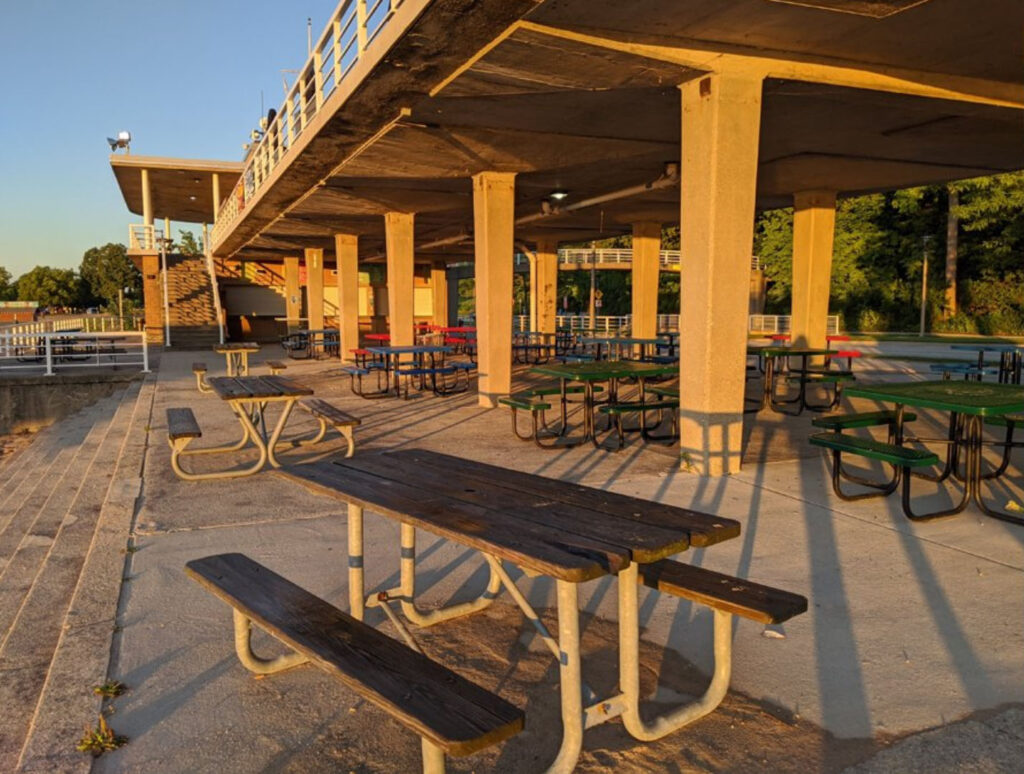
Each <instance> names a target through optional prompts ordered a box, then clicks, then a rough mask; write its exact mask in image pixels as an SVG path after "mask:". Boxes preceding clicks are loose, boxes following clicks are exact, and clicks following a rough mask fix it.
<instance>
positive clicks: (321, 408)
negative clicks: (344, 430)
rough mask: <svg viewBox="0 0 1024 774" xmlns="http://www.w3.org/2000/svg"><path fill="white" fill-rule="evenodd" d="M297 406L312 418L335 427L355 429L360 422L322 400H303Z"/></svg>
mask: <svg viewBox="0 0 1024 774" xmlns="http://www.w3.org/2000/svg"><path fill="white" fill-rule="evenodd" d="M299 405H300V406H302V408H304V409H305V410H306V411H308V412H309V413H310V414H312V415H313V416H315V417H320V418H322V419H324V420H326V421H327V422H329V423H330V424H332V425H334V426H335V427H355V426H357V425H359V424H360V423H361V421H362V420H360V419H359V418H358V417H354V416H352V415H351V414H348V413H346V412H344V411H342V410H341V409H340V408H338V407H337V406H332V405H331V404H330V403H328V402H327V401H325V400H323V399H322V398H303V399H302V400H300V401H299Z"/></svg>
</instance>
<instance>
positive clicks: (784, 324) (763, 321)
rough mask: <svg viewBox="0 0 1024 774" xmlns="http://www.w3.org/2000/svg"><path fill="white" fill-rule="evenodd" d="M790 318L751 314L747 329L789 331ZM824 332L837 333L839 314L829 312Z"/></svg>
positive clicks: (756, 331)
mask: <svg viewBox="0 0 1024 774" xmlns="http://www.w3.org/2000/svg"><path fill="white" fill-rule="evenodd" d="M791 322H792V318H791V317H790V315H788V314H752V315H750V320H749V324H748V325H747V330H748V331H749V332H750V333H766V334H778V333H789V330H790V323H791ZM825 333H826V334H827V335H829V336H835V335H836V334H838V333H839V316H838V315H835V314H830V315H829V316H828V317H826V318H825Z"/></svg>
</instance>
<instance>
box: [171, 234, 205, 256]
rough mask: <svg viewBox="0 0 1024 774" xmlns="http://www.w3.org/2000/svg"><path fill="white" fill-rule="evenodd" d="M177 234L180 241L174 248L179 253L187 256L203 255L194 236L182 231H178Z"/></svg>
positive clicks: (201, 247)
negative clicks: (179, 236)
mask: <svg viewBox="0 0 1024 774" xmlns="http://www.w3.org/2000/svg"><path fill="white" fill-rule="evenodd" d="M178 233H179V234H180V235H181V239H180V240H179V241H178V244H177V245H175V247H177V249H178V252H179V253H181V254H182V255H189V256H197V255H198V256H201V255H203V246H202V245H201V244H200V243H199V240H198V239H196V235H195V234H193V233H192V232H191V231H185V230H183V229H181V230H179V231H178Z"/></svg>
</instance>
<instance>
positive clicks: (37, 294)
mask: <svg viewBox="0 0 1024 774" xmlns="http://www.w3.org/2000/svg"><path fill="white" fill-rule="evenodd" d="M81 299H82V282H81V280H80V279H79V277H78V275H77V274H75V272H74V270H73V269H57V268H54V267H52V266H36V267H35V268H34V269H32V271H30V272H28V273H27V274H22V275H21V276H20V277H19V278H18V300H19V301H35V302H36V303H38V304H39V306H46V307H54V306H61V307H75V306H78V305H79V303H80V302H81Z"/></svg>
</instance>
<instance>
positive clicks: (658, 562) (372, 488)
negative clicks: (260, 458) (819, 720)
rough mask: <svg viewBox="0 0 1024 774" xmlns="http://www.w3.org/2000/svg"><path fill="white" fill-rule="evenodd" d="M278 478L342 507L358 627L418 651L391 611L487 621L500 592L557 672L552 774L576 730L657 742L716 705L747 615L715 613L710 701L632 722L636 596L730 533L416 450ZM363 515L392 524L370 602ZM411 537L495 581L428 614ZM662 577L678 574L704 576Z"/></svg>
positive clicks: (567, 756) (636, 691)
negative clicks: (383, 573)
mask: <svg viewBox="0 0 1024 774" xmlns="http://www.w3.org/2000/svg"><path fill="white" fill-rule="evenodd" d="M280 475H283V476H285V477H286V478H288V479H290V480H292V481H295V482H297V483H300V484H302V485H304V486H306V487H307V488H309V489H312V490H313V491H316V492H318V493H321V494H325V495H327V496H330V497H333V498H336V499H337V500H340V501H343V502H346V503H348V546H349V558H348V576H349V608H350V614H351V615H352V616H353V617H354V618H356V619H358V620H362V619H363V617H364V613H365V608H366V607H367V606H379V607H381V609H382V612H384V613H385V614H386V615H387V617H388V618H389V619H390V620H391V622H392V623H393V624H395V625H396V626H397V627H398V628H399V629H400V631H401V632H402V635H403V637H404V638H405V639H406V640H407V641H408V642H410V643H414V642H415V640H414V638H413V634H412V633H411V632H409V630H408V628H407V627H406V626H405V624H404V622H403V621H401V619H399V618H398V615H397V613H396V612H395V611H394V610H392V608H391V605H392V604H394V605H395V606H396V607H399V608H400V610H401V612H402V613H403V614H404V616H405V618H406V619H407V620H409V621H411V622H413V623H415V624H417V625H421V626H426V625H433V624H437V623H440V622H442V621H447V620H450V619H452V618H456V617H458V616H462V615H467V614H469V613H473V612H476V611H479V610H481V609H483V608H484V607H486V606H487V605H489V604H490V603H491V602H492V601H493V599H494V597H495V596H496V594H497V593H498V592H500V591H501V589H502V587H504V589H505V590H507V591H508V592H509V594H510V596H511V597H512V599H513V600H514V601H515V602H516V604H517V605H518V606H519V607H520V608H521V609H522V610H523V612H524V614H525V616H526V618H527V619H528V620H529V621H530V622H531V623H532V624H533V626H534V627H535V628H536V630H537V632H538V634H539V635H540V637H541V638H542V639H543V641H544V643H545V644H546V645H547V646H548V647H549V648H550V650H551V651H552V653H553V655H554V656H555V658H556V659H557V661H558V674H559V686H560V691H561V711H562V712H561V714H562V741H561V745H560V748H559V752H558V755H557V758H556V759H555V762H554V763H553V764H552V765H551V767H550V768H549V769H548V772H570V771H572V769H573V768H574V767H575V764H576V761H577V759H578V756H579V754H580V751H581V748H582V741H583V730H584V728H589V727H592V726H594V725H597V724H599V723H603V722H606V721H608V720H611V719H613V718H615V717H619V716H621V717H622V718H623V720H624V725H625V727H626V729H627V730H628V731H629V732H630V733H631V734H632V735H633V736H634V737H636V738H638V739H643V740H651V739H656V738H660V737H662V736H664V735H666V734H668V733H671V732H673V731H675V730H677V729H678V728H680V727H681V726H683V725H685V724H687V723H689V722H692V721H693V720H696V719H697V718H699V717H702V716H703V715H705V714H707V713H708V712H710V711H711V710H713V709H714V707H715V706H717V704H718V703H719V702H720V701H721V699H722V697H723V696H724V695H725V692H726V690H727V688H728V682H729V674H730V668H729V659H730V657H731V654H730V641H731V639H732V632H731V615H730V613H735V612H738V614H740V615H743V614H745V613H744V612H741V608H742V607H743V606H744V603H740V604H733V603H734V602H736V600H731V601H730V606H729V609H728V611H724V610H722V609H719V608H717V607H716V608H715V610H714V613H715V615H714V630H715V635H714V642H715V646H714V650H715V660H716V665H715V672H714V675H715V676H714V678H713V680H712V684H711V687H710V688H709V689H708V691H707V693H706V694H705V695H704V696H703V697H701V698H699V699H697V700H695V701H691V702H689V703H688V704H685V705H684V706H683V707H680V708H678V709H676V710H674V711H671V712H669V713H667V714H665V715H664V716H662V717H659V718H654V719H652V720H649V721H644V720H642V719H641V717H640V699H641V697H640V674H639V652H638V651H639V625H638V618H639V611H638V592H637V589H638V584H639V583H640V582H643V583H646V584H648V585H652V586H654V587H657V588H659V590H663V589H667V588H668V587H669V584H668V583H667V582H666V581H667V576H665V575H659V571H660V570H662V569H664V568H665V567H666V566H667V565H666V564H665V563H666V562H668V561H669V560H667V557H669V556H671V555H673V554H677V553H679V552H680V551H685V550H686V549H687V548H689V547H690V546H694V547H697V546H700V547H704V546H713V545H714V544H716V543H719V542H721V541H724V540H728V539H730V538H734V537H736V536H738V535H739V533H740V525H739V523H738V522H736V521H733V520H731V519H725V518H719V517H716V516H712V515H708V514H704V513H698V512H695V511H691V510H687V509H683V508H676V507H673V506H669V505H663V504H660V503H654V502H649V501H645V500H640V499H637V498H633V497H628V496H625V495H619V494H615V493H612V492H607V491H603V490H597V489H591V488H588V487H583V486H578V485H575V484H571V483H567V482H563V481H558V480H553V479H548V478H544V477H542V476H536V475H532V474H528V473H520V472H518V471H513V470H509V469H506V468H504V467H496V466H492V465H486V464H483V463H478V462H474V461H471V460H466V459H461V458H457V457H451V456H448V455H445V454H439V453H436V452H431V451H426V450H421V449H409V450H402V451H398V452H393V453H388V454H379V455H369V456H364V457H362V458H360V459H351V460H345V461H339V462H337V463H331V462H318V463H314V464H310V465H301V466H295V467H293V468H291V469H289V470H288V471H287V472H285V471H281V472H280ZM364 509H370V510H372V511H373V512H375V513H378V514H381V515H382V516H385V517H387V518H389V519H392V520H394V521H397V522H399V523H400V525H401V528H400V530H401V553H400V557H401V559H400V580H399V585H398V587H397V588H393V589H388V590H386V591H381V592H377V593H374V594H371V595H370V596H367V593H366V589H365V586H364V563H365V560H366V557H365V556H364V552H363V515H364ZM417 529H422V530H425V531H427V532H430V533H431V534H433V535H437V536H439V537H441V538H444V539H446V540H450V541H452V542H455V543H457V544H459V545H461V546H465V547H467V548H471V549H475V550H477V551H479V552H481V554H482V555H483V557H484V559H485V560H486V562H487V565H488V568H489V571H490V576H489V579H488V583H487V587H486V590H485V591H484V592H483V593H482V594H481V595H480V596H479V597H478V598H477V599H473V600H470V601H467V602H462V603H459V604H455V605H451V606H448V607H445V608H440V609H433V610H429V611H424V610H422V609H420V608H419V607H418V606H417V605H416V581H415V572H416V530H417ZM506 563H509V564H513V565H515V566H517V567H519V568H521V569H522V570H523V571H524V572H525V573H526V574H527V575H528V576H534V575H543V576H546V577H548V578H551V579H553V580H554V582H555V585H556V587H557V606H558V631H557V635H555V634H553V633H551V632H549V630H548V629H547V628H546V626H545V625H544V623H543V622H542V619H541V617H540V616H539V615H538V614H537V613H536V611H535V610H534V609H533V607H532V606H531V605H530V603H529V601H528V600H527V599H526V597H525V596H524V595H523V593H522V592H521V591H520V590H519V589H518V587H517V586H516V585H515V582H514V581H513V579H512V577H511V575H510V574H509V573H508V571H507V570H506V567H505V565H506ZM669 564H671V565H674V566H675V567H677V568H681V569H682V571H683V572H687V571H695V572H699V573H708V571H703V570H701V569H700V568H696V567H692V566H689V565H682V564H679V563H675V562H669ZM709 575H714V576H715V577H716V578H722V579H724V578H726V576H720V575H718V574H717V573H715V574H710V573H709ZM654 576H658V577H659V579H658V580H655V578H654ZM603 577H614V578H615V579H616V580H617V587H618V590H617V593H618V599H619V613H618V626H619V631H620V636H619V647H620V654H619V664H620V676H619V680H620V686H621V692H619V693H616V694H615V695H612V696H609V697H604V698H598V697H596V696H593V695H592V693H593V692H592V691H591V690H590V689H589V688H588V687H587V686H586V684H585V683H584V681H583V678H582V664H581V661H582V656H581V652H580V625H579V615H580V608H579V585H580V584H581V583H584V582H586V581H589V580H594V579H597V578H603ZM729 581H730V583H729V584H728V585H729V586H730V588H733V589H735V588H736V587H738V586H740V585H743V583H741V582H739V581H738V580H737V579H729ZM754 586H756V584H749V585H747V588H746V590H745V592H746V593H745V599H747V600H749V599H750V598H751V594H750V593H749V592H750V591H751V590H752V589H753V587H754ZM757 588H758V589H766V587H757ZM768 591H772V590H768ZM670 593H671V592H670ZM741 593H743V592H741ZM714 594H715V592H711V594H710V595H709V596H714ZM783 594H786V593H785V592H783ZM786 597H787V603H788V610H789V611H790V612H789V614H791V615H793V614H798V613H799V612H801V611H802V609H806V600H805V599H804V598H803V597H799V596H798V595H789V594H786ZM704 599H705V600H706V599H707V597H705V598H704ZM698 601H700V600H698ZM705 603H706V604H707V602H705ZM712 604H713V603H712ZM762 620H765V619H762ZM585 697H586V702H585V701H584V699H585Z"/></svg>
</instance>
